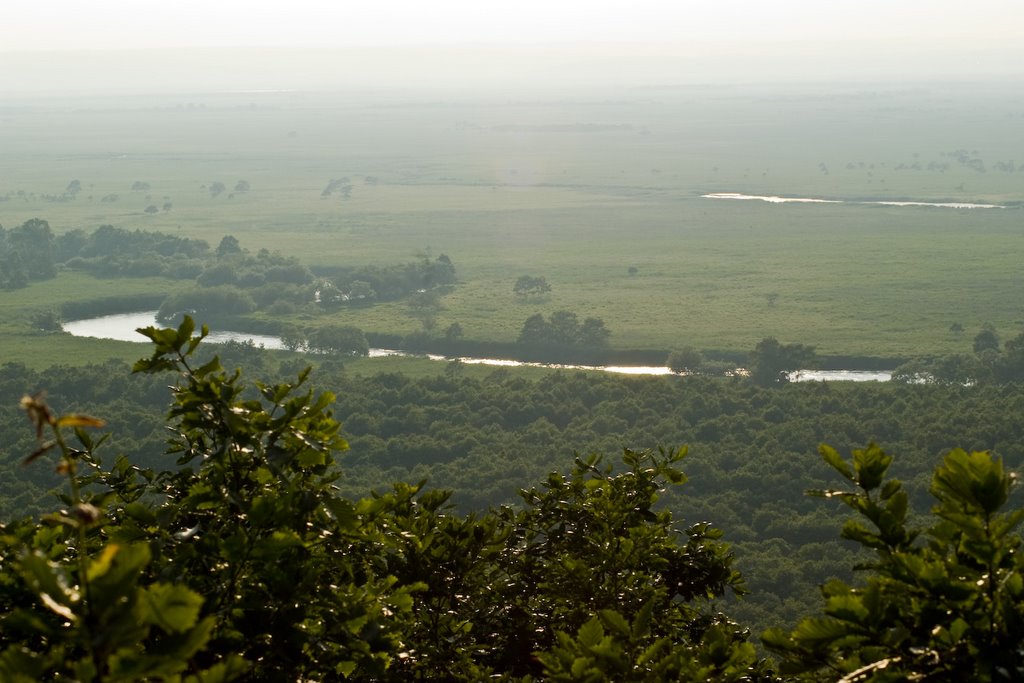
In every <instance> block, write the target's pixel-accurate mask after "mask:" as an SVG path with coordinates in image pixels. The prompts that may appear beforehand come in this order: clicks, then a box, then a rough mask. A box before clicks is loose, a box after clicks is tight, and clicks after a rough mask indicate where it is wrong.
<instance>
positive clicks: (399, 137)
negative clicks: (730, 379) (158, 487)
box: [0, 84, 1024, 362]
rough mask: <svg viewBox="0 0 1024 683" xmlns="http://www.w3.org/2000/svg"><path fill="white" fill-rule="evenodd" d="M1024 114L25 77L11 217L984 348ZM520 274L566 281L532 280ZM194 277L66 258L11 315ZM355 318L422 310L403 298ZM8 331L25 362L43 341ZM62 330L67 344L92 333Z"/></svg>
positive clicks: (515, 309) (614, 315) (1015, 228)
mask: <svg viewBox="0 0 1024 683" xmlns="http://www.w3.org/2000/svg"><path fill="white" fill-rule="evenodd" d="M1022 121H1024V99H1022V97H1021V96H1017V95H1012V94H1005V93H1002V92H1001V91H1000V90H999V89H998V87H996V84H991V85H970V84H955V85H946V84H930V85H926V86H916V87H906V88H891V87H890V88H888V89H874V88H870V87H864V88H842V89H840V88H830V87H827V86H822V87H818V88H815V87H810V86H801V87H799V88H797V87H795V86H794V87H792V88H766V87H762V88H760V89H757V88H754V89H743V90H740V89H732V88H725V87H721V88H716V87H686V88H684V87H679V88H659V89H639V88H638V89H628V90H619V91H610V92H598V91H594V92H576V93H558V94H553V93H551V92H546V93H505V94H502V95H498V94H486V93H484V94H475V95H470V94H465V93H450V94H448V95H439V94H437V93H431V94H429V95H428V94H423V93H417V92H412V91H410V92H395V93H386V92H350V93H333V94H327V93H303V92H246V93H243V92H239V93H221V94H203V95H200V94H177V93H166V94H160V95H151V96H145V97H144V96H141V95H139V96H118V97H110V98H104V99H100V98H97V97H94V98H91V99H89V100H76V101H71V100H67V101H65V100H60V99H56V98H54V99H50V100H45V101H43V100H33V101H25V102H16V101H15V102H11V103H10V104H9V105H8V106H6V107H4V108H3V109H0V149H3V150H4V154H3V155H2V156H0V200H3V201H0V224H2V225H3V226H4V227H6V228H8V229H10V228H13V227H16V226H17V225H20V224H21V223H23V222H24V221H26V220H29V219H31V218H36V217H38V218H42V219H45V220H47V221H49V223H50V225H51V226H52V228H53V229H54V231H55V232H57V233H62V232H65V231H68V230H72V229H75V228H81V229H84V230H86V231H92V230H94V229H95V228H96V227H98V226H99V225H102V224H112V225H114V226H117V227H120V228H125V229H129V230H136V229H138V230H147V231H161V232H166V233H170V234H172V235H176V236H185V237H198V238H202V239H205V240H207V241H208V242H209V243H210V244H211V245H212V246H216V244H217V243H218V242H219V241H220V239H221V238H222V237H223V236H224V235H227V234H230V235H234V236H235V237H237V238H238V239H239V241H240V242H241V245H242V247H243V248H245V249H248V250H250V251H252V252H256V251H258V250H260V249H264V248H265V249H268V250H270V251H279V252H281V253H282V254H285V255H287V256H295V257H298V258H299V259H301V260H302V262H304V263H306V264H307V265H309V266H311V267H313V268H314V270H315V269H316V268H318V267H322V268H329V267H336V266H359V265H366V264H376V265H382V266H383V265H390V264H395V263H401V262H405V261H410V260H413V259H415V258H416V257H417V255H418V254H429V255H433V256H437V255H439V254H442V253H443V254H447V255H449V256H450V258H451V260H452V261H453V263H454V264H455V266H456V269H457V274H458V278H459V284H458V285H457V286H456V287H455V289H454V291H453V292H452V293H450V294H448V295H447V296H445V297H444V298H443V299H442V304H443V310H442V311H441V313H440V315H439V318H438V328H439V329H442V330H443V329H445V328H446V327H447V326H448V325H449V324H451V323H453V322H458V323H459V324H460V325H461V327H462V329H463V331H464V335H465V338H466V339H470V340H481V341H512V340H514V339H515V338H516V336H517V335H518V333H519V329H520V328H521V326H522V323H523V321H524V320H525V319H526V318H527V317H528V316H530V315H532V314H533V313H535V312H538V311H540V312H543V313H546V314H547V313H551V312H553V311H556V310H571V311H575V312H576V313H578V314H579V315H580V317H581V319H582V318H583V317H589V316H595V317H600V318H602V319H603V320H604V321H605V323H606V325H607V328H608V329H609V330H610V331H611V333H612V336H611V339H610V343H611V346H612V347H613V348H616V349H657V350H668V349H672V348H679V347H682V346H692V347H695V348H698V349H705V350H722V351H745V350H749V349H751V348H753V346H754V345H755V344H756V343H757V341H758V340H760V339H761V338H763V337H766V336H776V337H778V338H779V339H780V340H783V341H785V342H800V343H804V344H810V345H813V346H815V347H816V348H817V350H818V351H819V353H822V354H833V355H859V356H875V357H880V358H906V357H910V356H918V355H928V354H938V353H954V352H964V351H969V349H970V338H971V337H972V336H973V333H974V332H975V331H977V330H978V329H979V328H980V327H981V326H982V325H983V324H985V323H992V324H993V325H995V326H996V327H997V328H998V329H1000V330H1001V331H1005V333H1007V334H1009V333H1014V334H1015V333H1016V332H1018V331H1019V330H1020V329H1021V328H1022V326H1024V310H1022V307H1024V304H1022V298H1021V296H1020V294H1021V291H1022V285H1024V270H1022V267H1021V265H1020V263H1021V259H1020V256H1019V254H1020V253H1021V250H1022V248H1024V220H1022V217H1024V214H1022V211H1021V208H1020V207H1021V201H1022V200H1024V168H1021V169H1018V168H1017V167H1016V163H1018V162H1020V163H1024V150H1022V149H1020V146H1021V144H1022V142H1021V140H1022V139H1021V137H1020V136H1019V134H1017V133H1018V132H1019V127H1020V125H1021V122H1022ZM1015 160H1016V161H1015ZM73 181H78V187H77V188H75V190H76V191H73V192H72V191H69V190H70V189H71V188H72V183H73ZM79 188H80V189H79ZM133 188H134V189H133ZM713 192H737V193H745V194H751V195H778V196H783V197H809V198H819V199H820V198H824V199H833V200H847V202H846V203H821V204H810V203H781V204H779V203H766V202H763V201H756V200H748V201H739V200H722V199H707V198H704V197H702V195H704V194H707V193H713ZM857 200H913V201H920V202H974V203H985V204H999V205H1002V206H1005V207H1007V208H999V209H995V208H993V209H980V208H975V209H964V208H936V207H924V206H880V205H869V204H861V203H851V202H855V201H857ZM147 209H148V211H147ZM524 274H528V275H533V276H543V277H544V278H546V279H547V281H548V282H549V283H550V285H551V287H552V291H551V293H550V294H549V295H547V296H546V297H544V298H542V299H539V300H538V299H527V300H518V299H516V297H514V296H513V294H512V285H513V283H514V282H515V280H516V278H517V277H519V276H520V275H524ZM82 278H85V279H86V281H83V279H82ZM174 286H177V285H174V284H170V283H166V282H165V283H151V282H149V281H146V280H138V281H137V280H128V279H123V280H118V281H116V282H115V283H114V284H113V285H111V284H104V283H103V282H102V281H99V280H90V279H89V278H88V276H84V275H78V276H74V277H71V276H69V275H68V274H61V276H60V277H59V278H58V279H57V280H56V281H54V282H52V283H36V284H33V285H31V286H30V287H29V288H28V289H27V290H24V291H23V292H0V308H3V309H4V310H5V311H7V312H8V315H7V318H6V320H7V322H5V335H9V334H12V333H13V332H15V330H13V329H11V328H12V326H13V325H14V324H15V323H14V321H15V320H16V319H17V316H16V315H15V316H13V317H12V314H11V313H10V311H12V310H19V309H20V308H24V307H26V306H27V307H29V308H32V309H35V308H37V307H38V306H40V305H45V304H46V302H50V303H51V304H52V305H59V304H61V303H63V302H64V301H69V300H87V299H89V298H102V296H104V291H105V289H106V288H110V287H115V288H117V289H118V290H119V293H121V294H124V293H127V291H136V290H137V291H140V292H149V291H154V289H153V288H154V287H157V288H162V287H174ZM41 288H45V297H42V296H41V292H43V291H44V290H43V289H41ZM41 299H42V300H41ZM337 316H338V317H339V319H341V320H343V321H344V322H345V323H347V324H353V325H356V326H358V327H360V328H362V329H364V330H366V331H368V332H371V331H372V332H384V333H397V334H408V333H410V332H414V331H416V330H417V329H418V327H419V323H418V322H417V321H416V320H415V319H413V318H412V317H410V316H409V315H408V309H407V307H406V305H405V304H404V303H401V302H394V303H390V304H381V305H377V306H373V307H369V308H360V309H345V310H344V311H343V312H341V313H338V314H337ZM298 322H301V321H298ZM954 324H959V325H960V326H961V327H962V328H963V330H964V332H963V333H954V332H951V331H950V327H951V326H952V325H954ZM7 339H8V341H5V342H4V347H5V355H6V356H7V357H8V358H21V357H23V355H24V354H25V353H28V351H23V350H22V346H23V345H20V344H15V343H13V341H10V337H7ZM65 342H66V343H63V344H62V345H61V348H60V349H59V350H58V348H57V346H54V348H53V351H54V353H55V354H59V355H55V357H54V362H59V358H61V357H66V355H67V354H68V353H69V352H72V351H69V350H68V349H64V348H63V347H64V346H65V345H67V344H70V346H69V348H73V347H74V346H75V345H77V344H80V343H82V344H84V342H79V341H71V340H65ZM35 348H36V351H35V352H34V353H36V354H38V353H40V352H43V349H41V348H39V347H38V345H36V347H35ZM81 348H82V352H83V353H89V354H91V353H92V352H93V348H92V347H86V346H84V345H83V346H82V347H81ZM31 360H32V361H33V362H38V358H32V359H31Z"/></svg>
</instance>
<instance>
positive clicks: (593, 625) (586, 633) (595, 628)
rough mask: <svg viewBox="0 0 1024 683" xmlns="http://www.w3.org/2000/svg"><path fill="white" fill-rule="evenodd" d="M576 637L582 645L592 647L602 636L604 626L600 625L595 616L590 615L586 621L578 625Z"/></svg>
mask: <svg viewBox="0 0 1024 683" xmlns="http://www.w3.org/2000/svg"><path fill="white" fill-rule="evenodd" d="M577 637H578V639H579V641H580V644H581V645H583V646H584V647H594V646H596V645H597V644H598V643H600V642H601V639H602V638H604V627H603V626H601V622H600V621H598V619H597V617H592V618H591V619H590V620H588V621H587V623H585V624H583V625H582V626H580V630H579V632H578V636H577Z"/></svg>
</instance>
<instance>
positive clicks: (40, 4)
mask: <svg viewBox="0 0 1024 683" xmlns="http://www.w3.org/2000/svg"><path fill="white" fill-rule="evenodd" d="M0 20H2V23H0V87H5V86H6V87H16V86H18V85H23V86H31V87H41V85H40V84H41V83H42V84H45V83H49V82H51V80H52V85H54V86H56V87H64V86H65V84H70V83H77V84H78V85H81V84H82V83H83V77H82V76H83V74H86V73H90V74H92V77H94V78H96V79H99V80H100V81H102V80H103V79H104V78H106V79H107V80H108V81H110V80H111V79H114V80H115V81H116V80H117V79H118V78H122V77H123V78H124V79H127V80H125V81H124V82H125V83H127V82H129V81H132V75H131V73H130V69H129V68H128V67H127V66H125V71H124V73H123V74H120V75H118V76H117V77H116V78H115V76H114V75H113V74H112V72H111V69H110V67H109V65H110V64H116V58H109V57H108V58H102V57H100V56H98V55H97V54H92V55H88V54H87V55H85V56H81V55H80V54H79V51H83V50H86V51H90V52H93V53H96V52H98V51H109V50H126V49H134V50H148V51H153V50H159V49H173V50H175V51H176V52H175V55H176V56H175V57H174V58H169V57H167V56H166V55H164V56H163V57H160V56H159V55H156V54H155V52H154V55H153V57H152V59H144V58H133V61H134V60H136V59H138V60H139V61H137V62H136V66H137V67H138V69H137V70H139V71H141V70H147V71H148V72H149V73H150V74H151V75H152V74H157V75H160V76H161V77H162V78H170V76H171V74H172V68H171V67H172V66H173V64H172V62H174V61H175V60H176V59H180V60H181V62H182V63H181V64H180V66H181V68H182V69H183V70H185V69H188V68H191V67H190V65H189V64H188V63H187V62H188V61H189V59H193V58H198V55H199V54H200V53H199V51H201V50H203V49H206V48H225V47H231V48H235V47H246V48H257V47H259V48H264V47H272V48H289V49H290V48H326V49H342V50H345V49H347V50H350V51H352V50H364V53H363V54H369V53H366V52H365V48H367V47H370V46H374V47H375V49H377V48H379V47H380V46H388V48H387V49H386V50H383V49H378V52H377V54H378V56H380V57H381V59H379V60H378V59H370V60H367V62H370V63H372V65H373V66H372V68H364V69H361V70H360V71H359V73H355V72H353V73H351V74H347V75H346V74H342V73H339V72H338V71H337V70H335V71H334V73H332V74H330V77H331V78H336V79H341V80H344V79H345V78H350V79H355V80H359V79H360V78H362V79H363V80H364V81H372V80H373V79H374V78H379V77H387V75H388V74H391V75H404V77H405V78H406V79H408V80H410V81H413V82H416V81H419V82H422V79H423V78H424V77H428V76H429V77H437V78H440V76H441V75H443V74H441V72H444V73H445V74H447V75H448V76H452V77H455V76H457V77H458V78H471V77H472V76H473V75H476V76H477V77H480V76H481V75H484V74H487V73H489V72H493V70H494V69H495V68H504V67H505V66H509V65H510V64H511V63H512V62H515V63H516V64H513V65H512V66H515V65H518V73H519V76H520V77H521V78H523V79H526V78H534V77H537V69H538V68H540V70H541V72H546V71H548V69H545V68H544V67H543V65H544V64H551V65H552V66H553V68H554V70H555V71H559V70H561V69H567V71H563V73H564V74H565V75H566V77H569V73H570V71H572V70H573V69H574V70H575V71H573V73H576V74H579V77H580V78H581V79H583V80H586V78H587V76H586V75H585V74H587V73H589V74H591V77H593V78H597V77H605V78H610V77H615V76H618V77H621V78H626V79H628V78H630V77H631V74H634V73H644V74H646V76H647V77H648V78H651V79H657V78H663V77H664V78H668V77H671V76H672V75H673V74H678V75H679V77H680V78H683V79H686V78H691V77H695V76H696V75H699V74H701V73H708V69H712V70H714V69H720V70H722V73H725V74H728V77H729V78H743V77H744V75H746V76H747V77H750V78H754V79H755V80H756V79H757V77H758V76H759V75H760V76H763V77H774V78H782V77H785V76H787V75H791V76H793V77H796V78H799V77H800V76H802V75H805V76H811V75H818V76H821V75H827V74H828V73H829V70H830V69H832V70H838V71H836V73H839V74H848V75H858V74H859V75H871V74H876V73H878V74H884V73H894V74H902V73H908V74H920V73H929V72H931V73H935V74H940V75H941V74H944V73H948V74H950V75H954V76H956V75H960V74H970V73H986V72H994V73H1010V72H1020V71H1022V70H1024V67H1021V66H1019V65H1020V64H1024V59H1022V58H1021V56H1020V52H1021V50H1022V49H1024V29H1022V27H1024V1H1022V0H973V1H971V2H964V0H773V1H765V0H701V1H700V2H692V1H690V0H629V1H626V2H618V1H616V2H611V1H608V0H514V1H506V0H500V1H499V0H362V1H360V2H357V1H355V0H334V1H332V2H325V1H322V0H289V1H288V2H272V3H271V2H264V1H260V0H247V1H244V2H243V1H242V0H164V1H163V2H152V1H151V0H132V1H131V2H129V1H127V0H102V1H97V0H8V1H7V2H5V3H4V9H3V12H2V13H0ZM465 43H475V44H477V47H475V48H473V49H474V50H475V52H473V53H469V52H467V51H466V50H467V48H459V47H457V46H459V45H460V44H465ZM480 44H486V45H489V46H491V47H492V48H495V49H494V50H492V51H491V52H492V53H493V54H490V55H487V54H484V53H486V52H487V50H483V48H481V47H480ZM524 44H528V47H523V45H524ZM612 44H615V45H612ZM538 45H543V46H544V47H543V48H542V49H541V48H538ZM453 50H454V52H453ZM459 50H461V52H459ZM481 50H483V52H481ZM545 50H546V51H547V52H546V53H545ZM516 51H518V52H516ZM531 51H532V52H531ZM72 53H75V55H76V56H75V57H74V58H71V57H70V55H71V54H72ZM513 53H515V54H518V55H520V56H521V57H510V55H512V54H513ZM555 53H557V54H558V55H560V56H559V57H557V58H555V59H554V61H552V57H551V55H554V54H555ZM168 54H170V53H168ZM276 54H277V56H276V57H273V58H267V59H266V60H264V62H262V63H261V70H262V75H263V77H264V80H265V81H268V82H267V83H266V85H267V87H275V86H277V85H280V83H278V82H277V81H279V80H280V78H281V77H283V75H284V73H285V71H286V70H284V69H281V74H280V75H278V74H276V72H275V68H280V67H281V66H282V64H283V63H284V62H286V61H287V59H285V58H284V57H282V56H281V54H282V52H281V51H280V49H279V50H278V51H277V53H276ZM350 54H356V53H355V52H350ZM468 54H473V55H477V54H480V55H483V56H481V57H480V58H479V62H478V63H477V64H476V65H475V66H476V67H478V68H477V71H476V72H474V71H473V70H472V69H471V68H470V67H471V66H473V65H472V64H467V55H468ZM542 54H544V55H546V56H544V57H543V58H540V57H538V55H542ZM104 59H107V60H108V61H104ZM666 60H667V61H666ZM216 61H218V62H225V61H229V60H227V59H226V58H218V60H216ZM257 61H259V60H257ZM468 61H469V62H476V61H477V60H476V58H475V57H471V58H470V59H469V60H468ZM584 62H586V63H588V64H590V65H591V67H590V71H587V69H586V68H584ZM248 63H250V64H251V63H253V62H252V61H251V59H250V60H249V62H248ZM300 63H301V64H303V66H302V67H301V68H300V67H299V66H298V65H299V64H300ZM311 65H315V59H314V60H312V61H310V58H309V57H308V56H307V57H306V61H305V62H301V60H299V61H296V62H295V63H294V67H293V68H292V69H291V72H292V73H302V74H303V75H304V77H307V78H311V77H312V74H311V73H310V71H309V70H310V67H311ZM630 65H632V66H630ZM654 65H660V66H659V68H654ZM364 66H365V64H364ZM240 70H241V69H236V70H235V71H236V72H237V71H240ZM453 70H454V71H453ZM506 71H507V73H505V74H504V75H506V76H508V77H513V75H514V74H513V72H515V71H516V69H513V68H509V69H506ZM456 72H457V73H456ZM182 73H184V71H182ZM214 75H215V74H210V73H206V74H203V75H202V77H203V78H207V79H209V78H212V77H213V76H214ZM221 75H222V76H223V77H225V78H234V77H237V73H236V74H234V75H231V74H227V73H224V74H221ZM541 75H546V76H552V74H550V73H542V74H541ZM322 76H324V77H327V76H328V74H322ZM248 77H251V78H252V83H248V82H247V83H246V84H245V85H246V86H250V85H251V86H253V87H255V85H257V80H258V79H256V78H255V77H254V76H253V75H252V74H248ZM135 79H136V81H138V80H139V79H138V74H136V76H135ZM269 81H274V83H270V82H269Z"/></svg>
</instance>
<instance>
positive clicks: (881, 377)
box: [64, 311, 892, 382]
mask: <svg viewBox="0 0 1024 683" xmlns="http://www.w3.org/2000/svg"><path fill="white" fill-rule="evenodd" d="M163 326H164V325H163V324H162V323H160V322H158V321H157V319H156V311H139V312H136V313H118V314H116V315H104V316H100V317H98V318H87V319H85V320H72V321H70V322H66V323H64V331H65V332H67V333H68V334H71V335H73V336H75V337H92V338H94V339H116V340H118V341H129V342H140V343H148V340H147V339H146V338H145V337H143V336H142V335H140V334H139V333H138V332H136V331H135V330H136V329H138V328H140V327H163ZM206 340H207V341H208V342H212V343H214V344H216V343H224V342H229V341H241V342H244V341H251V342H252V343H253V344H255V345H256V346H262V347H263V348H267V349H283V348H285V346H284V344H283V343H282V341H281V338H280V337H275V336H272V335H266V334H251V333H249V332H231V331H223V330H222V331H217V332H211V333H210V334H209V336H207V338H206ZM385 356H414V357H421V358H422V357H426V358H429V359H430V360H436V361H453V360H458V361H460V362H462V363H468V364H471V365H494V366H498V367H534V368H552V369H560V370H602V371H604V372H614V373H619V374H625V375H670V374H672V371H671V370H669V369H668V368H666V367H664V366H651V365H626V366H621V365H607V366H597V365H560V364H557V363H531V362H527V361H518V360H508V359H501V358H450V357H448V356H439V355H435V354H426V355H425V356H424V355H423V354H414V353H408V352H405V351H399V350H396V349H370V358H382V357H385ZM891 376H892V373H890V372H886V371H875V370H798V371H797V372H795V373H793V375H792V376H791V379H792V380H793V381H795V382H809V381H819V382H820V381H825V380H828V381H836V380H840V381H849V382H872V381H874V382H887V381H889V379H890V378H891Z"/></svg>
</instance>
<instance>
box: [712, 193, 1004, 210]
mask: <svg viewBox="0 0 1024 683" xmlns="http://www.w3.org/2000/svg"><path fill="white" fill-rule="evenodd" d="M701 197H702V198H704V199H739V200H746V201H761V202H768V203H769V204H870V205H875V206H931V207H935V208H939V209H1005V208H1007V207H1005V206H1003V205H1001V204H973V203H971V202H907V201H904V202H899V201H852V200H845V199H812V198H810V197H776V196H774V195H756V194H740V193H739V192H712V193H711V194H702V195H701Z"/></svg>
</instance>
